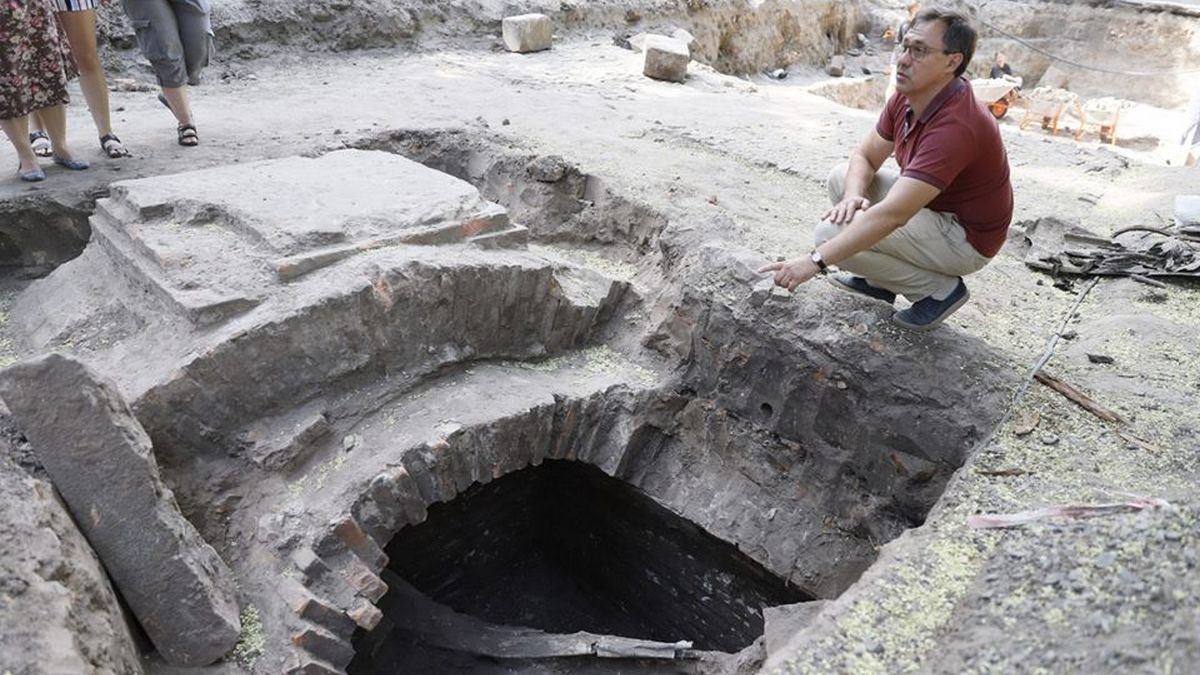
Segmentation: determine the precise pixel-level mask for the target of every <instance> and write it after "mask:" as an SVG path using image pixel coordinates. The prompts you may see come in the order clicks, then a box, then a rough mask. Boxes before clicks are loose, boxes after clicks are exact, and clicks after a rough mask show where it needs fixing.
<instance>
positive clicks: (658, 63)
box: [642, 35, 692, 82]
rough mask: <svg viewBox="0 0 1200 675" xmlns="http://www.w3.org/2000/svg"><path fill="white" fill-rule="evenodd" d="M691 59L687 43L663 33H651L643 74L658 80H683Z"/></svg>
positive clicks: (646, 48) (648, 39) (646, 45)
mask: <svg viewBox="0 0 1200 675" xmlns="http://www.w3.org/2000/svg"><path fill="white" fill-rule="evenodd" d="M691 60H692V56H691V54H690V53H689V52H688V48H687V45H686V44H683V43H682V42H679V41H678V40H673V39H671V38H669V37H663V36H661V35H649V36H647V37H646V42H645V55H644V61H643V62H642V74H643V75H645V76H646V77H651V78H654V79H656V80H665V81H667V82H683V80H684V79H685V78H686V77H687V68H688V62H689V61H691Z"/></svg>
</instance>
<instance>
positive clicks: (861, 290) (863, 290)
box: [829, 272, 896, 305]
mask: <svg viewBox="0 0 1200 675" xmlns="http://www.w3.org/2000/svg"><path fill="white" fill-rule="evenodd" d="M829 279H830V281H832V282H833V283H834V284H835V285H836V287H837V288H841V289H844V290H847V291H853V292H855V293H858V294H859V295H865V296H867V297H868V298H873V299H875V300H882V301H884V302H886V303H887V304H889V305H890V304H892V303H894V302H896V294H895V293H893V292H891V291H889V290H888V289H886V288H879V287H878V286H872V285H871V284H870V283H868V282H867V280H866V279H864V278H862V277H856V276H854V275H852V274H847V273H845V272H838V273H837V274H834V275H832V276H830V277H829Z"/></svg>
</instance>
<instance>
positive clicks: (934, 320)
mask: <svg viewBox="0 0 1200 675" xmlns="http://www.w3.org/2000/svg"><path fill="white" fill-rule="evenodd" d="M969 297H971V294H970V292H968V291H967V285H966V284H965V283H963V280H962V279H959V280H958V285H957V286H955V287H954V291H953V292H952V293H950V295H948V296H946V299H945V300H934V299H933V296H930V297H928V298H925V299H924V300H918V301H916V302H914V303H913V305H912V307H909V308H907V309H902V310H900V311H899V312H896V313H895V314H893V315H892V323H895V324H897V325H899V326H903V327H905V328H907V329H909V330H933V329H934V328H937V326H938V324H940V323H941V322H942V321H945V320H946V317H948V316H950V315H951V314H953V313H954V311H955V310H957V309H958V308H959V307H962V306H963V304H965V303H966V302H967V298H969Z"/></svg>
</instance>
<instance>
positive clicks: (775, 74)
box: [767, 68, 788, 80]
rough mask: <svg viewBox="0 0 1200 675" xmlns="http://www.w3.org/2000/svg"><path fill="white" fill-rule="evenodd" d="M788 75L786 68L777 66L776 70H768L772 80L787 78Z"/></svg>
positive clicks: (768, 75)
mask: <svg viewBox="0 0 1200 675" xmlns="http://www.w3.org/2000/svg"><path fill="white" fill-rule="evenodd" d="M787 76H788V71H786V70H784V69H783V68H776V69H775V70H768V71H767V77H769V78H771V79H772V80H783V79H787Z"/></svg>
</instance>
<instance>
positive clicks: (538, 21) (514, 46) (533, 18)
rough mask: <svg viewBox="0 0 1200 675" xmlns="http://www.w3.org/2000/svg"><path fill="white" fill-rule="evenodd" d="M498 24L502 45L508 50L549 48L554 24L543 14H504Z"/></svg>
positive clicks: (536, 50) (532, 50) (518, 51)
mask: <svg viewBox="0 0 1200 675" xmlns="http://www.w3.org/2000/svg"><path fill="white" fill-rule="evenodd" d="M500 26H501V30H502V31H503V33H504V46H505V47H507V48H508V51H510V52H517V53H519V54H524V53H526V52H540V51H542V50H543V49H550V44H551V42H553V39H554V24H553V23H551V22H550V17H548V16H546V15H545V14H521V15H519V16H506V17H504V20H503V21H501V22H500Z"/></svg>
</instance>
